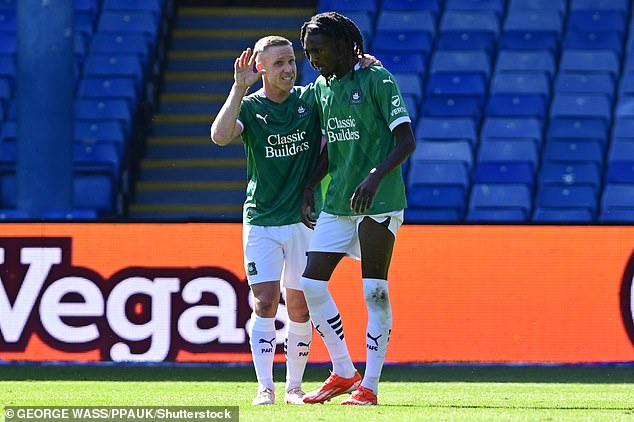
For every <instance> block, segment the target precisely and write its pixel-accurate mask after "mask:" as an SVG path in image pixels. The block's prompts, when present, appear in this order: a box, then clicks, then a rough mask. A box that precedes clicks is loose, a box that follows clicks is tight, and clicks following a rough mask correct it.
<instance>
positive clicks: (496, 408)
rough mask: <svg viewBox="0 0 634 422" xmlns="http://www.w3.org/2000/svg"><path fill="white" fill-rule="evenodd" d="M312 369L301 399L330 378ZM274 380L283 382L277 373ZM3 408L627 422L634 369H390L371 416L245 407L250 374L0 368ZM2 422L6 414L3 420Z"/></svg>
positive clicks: (333, 408)
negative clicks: (212, 409) (225, 409)
mask: <svg viewBox="0 0 634 422" xmlns="http://www.w3.org/2000/svg"><path fill="white" fill-rule="evenodd" d="M327 375H328V370H327V369H326V368H325V367H323V366H310V367H308V368H307V371H306V375H305V377H304V389H305V390H311V389H314V388H317V387H318V386H319V385H320V383H321V382H322V381H323V380H324V379H325V378H326V377H327ZM275 379H276V380H280V381H281V380H283V379H284V369H283V366H280V367H278V366H276V368H275ZM0 380H2V381H0V405H2V406H20V405H30V406H98V405H109V406H239V408H240V420H241V421H260V420H275V421H297V420H303V419H308V420H317V421H330V420H332V421H335V420H336V421H339V420H351V419H352V418H363V419H364V422H365V421H374V420H393V421H417V420H433V421H437V420H465V421H474V420H482V421H490V420H514V421H515V420H588V421H595V420H606V421H615V420H634V367H630V366H618V367H594V366H589V367H571V366H563V367H559V366H552V367H551V366H547V367H536V366H519V367H509V366H420V367H411V366H387V367H386V368H385V369H384V372H383V376H382V381H381V387H380V388H381V391H380V395H379V403H380V404H381V406H378V407H361V408H359V407H354V406H338V403H339V402H340V401H341V400H342V398H341V397H337V398H335V399H333V400H332V401H331V402H329V403H326V404H324V405H307V406H288V405H285V404H283V400H284V386H283V383H282V382H278V383H277V385H276V386H277V392H278V399H277V403H276V405H274V406H259V407H254V406H251V404H250V403H251V399H252V398H253V396H254V394H255V389H256V385H257V384H256V382H255V375H254V372H253V369H252V368H250V367H218V366H210V367H174V366H169V367H160V366H155V367H141V366H32V365H16V366H0ZM0 414H4V412H0Z"/></svg>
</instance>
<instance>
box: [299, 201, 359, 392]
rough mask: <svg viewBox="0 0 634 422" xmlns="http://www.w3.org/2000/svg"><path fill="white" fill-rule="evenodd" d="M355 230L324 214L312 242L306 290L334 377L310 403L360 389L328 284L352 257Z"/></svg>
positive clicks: (304, 281) (304, 279)
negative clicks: (334, 273) (357, 387)
mask: <svg viewBox="0 0 634 422" xmlns="http://www.w3.org/2000/svg"><path fill="white" fill-rule="evenodd" d="M355 230H356V225H355V223H354V222H353V221H352V220H350V219H346V218H338V217H335V216H330V215H328V214H326V213H322V214H321V215H320V217H319V220H318V222H317V226H316V228H315V233H314V235H313V238H312V240H311V247H310V249H311V252H308V261H307V263H306V269H305V270H304V276H303V277H302V289H303V290H304V295H305V296H306V302H307V303H308V308H309V309H310V318H311V320H312V322H313V325H314V326H315V329H316V330H317V332H318V333H319V334H320V335H321V337H322V338H323V340H324V343H325V345H326V348H327V349H328V353H329V355H330V359H331V361H332V365H333V373H332V375H331V376H330V377H329V378H328V379H327V380H326V382H325V383H324V384H323V385H322V386H321V387H320V388H319V389H318V390H316V391H313V392H310V393H308V394H307V395H306V396H305V397H304V401H305V402H307V403H322V402H324V401H326V400H329V399H331V398H332V397H335V396H338V395H340V394H343V393H345V392H347V391H348V390H350V389H354V388H356V386H357V385H358V383H359V382H360V380H361V377H360V376H359V373H358V372H357V371H356V369H355V367H354V365H353V363H352V359H351V358H350V353H349V351H348V346H347V344H346V340H345V335H344V331H343V322H342V320H341V315H340V313H339V309H338V308H337V305H336V304H335V301H334V299H333V298H332V295H331V294H330V291H329V290H328V280H329V279H330V277H331V275H332V273H333V271H334V270H335V267H336V266H337V264H338V263H339V261H341V259H342V258H343V257H344V255H345V254H346V253H348V251H349V247H350V245H351V243H352V242H351V240H352V239H353V237H354V234H355ZM323 251H332V252H323Z"/></svg>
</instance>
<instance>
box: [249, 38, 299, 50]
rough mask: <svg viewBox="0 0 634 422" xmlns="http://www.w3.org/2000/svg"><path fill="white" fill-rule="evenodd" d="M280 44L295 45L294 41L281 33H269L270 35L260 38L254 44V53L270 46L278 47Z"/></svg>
mask: <svg viewBox="0 0 634 422" xmlns="http://www.w3.org/2000/svg"><path fill="white" fill-rule="evenodd" d="M280 45H289V46H291V47H293V43H292V42H290V41H289V40H287V39H286V38H284V37H280V36H279V35H269V36H268V37H263V38H260V39H259V40H258V41H257V42H256V43H255V46H253V52H254V53H261V52H263V51H264V50H266V49H267V48H269V47H277V46H280Z"/></svg>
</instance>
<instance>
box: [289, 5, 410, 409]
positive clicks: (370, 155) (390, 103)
mask: <svg viewBox="0 0 634 422" xmlns="http://www.w3.org/2000/svg"><path fill="white" fill-rule="evenodd" d="M301 42H302V46H303V47H304V52H305V54H306V57H307V58H308V59H309V60H310V63H311V65H312V66H313V67H314V68H315V69H317V70H318V71H319V73H320V76H319V77H318V78H317V81H316V82H315V94H316V95H317V104H318V105H319V107H318V108H319V118H320V122H321V127H322V131H323V133H324V135H325V137H326V140H327V144H326V145H327V148H326V154H324V153H322V157H323V158H322V161H321V163H322V164H321V165H320V166H318V167H317V169H316V170H315V172H313V174H312V175H311V177H310V178H309V179H308V183H307V184H306V185H305V189H304V191H303V194H302V196H303V200H302V215H303V220H302V221H303V222H304V224H306V225H307V226H308V227H313V226H314V230H315V232H314V234H313V236H312V237H311V240H310V246H309V249H308V254H307V255H308V260H307V263H306V268H305V270H304V274H303V277H302V280H301V285H302V289H303V291H304V296H305V298H306V302H307V304H308V309H309V310H310V317H311V320H312V322H313V325H314V326H315V327H317V328H318V329H319V333H320V334H321V336H322V337H323V340H324V343H325V344H326V347H327V348H328V352H329V354H330V358H331V360H332V364H333V370H332V374H331V375H330V377H329V378H328V379H327V380H326V382H325V383H324V384H323V385H322V386H321V387H320V388H319V389H318V390H316V391H313V392H310V393H307V394H306V395H305V396H304V402H305V403H323V402H324V401H327V400H330V399H331V398H332V397H335V396H338V395H340V394H343V393H346V392H353V394H352V396H351V397H350V398H348V399H346V400H344V401H343V402H342V403H341V404H353V405H376V404H378V400H377V393H378V386H379V378H380V375H381V370H382V368H383V364H384V362H385V354H386V351H387V346H388V340H389V337H390V333H391V329H392V309H391V305H390V300H389V294H388V283H387V275H388V270H389V266H390V261H391V258H392V251H393V247H394V241H395V236H396V232H397V231H398V228H399V227H400V225H401V223H402V221H403V210H404V208H405V207H406V205H407V204H406V198H405V184H404V183H403V177H402V174H401V164H402V163H403V162H404V161H405V160H406V159H407V158H408V157H409V155H410V154H411V153H412V152H413V151H414V148H415V145H416V143H415V140H414V134H413V133H412V128H411V125H410V123H411V120H410V117H409V115H408V113H407V110H406V108H405V105H404V101H403V97H402V96H401V92H400V90H399V88H398V85H397V83H396V81H395V80H394V77H393V76H392V74H391V73H390V72H389V71H387V70H386V69H385V68H382V67H380V68H379V67H369V68H367V69H359V68H357V67H355V63H356V61H357V57H358V55H359V54H363V37H362V35H361V32H360V31H359V28H358V27H357V26H356V25H355V24H354V22H352V21H351V20H350V19H348V18H346V17H345V16H342V15H340V14H338V13H335V12H328V13H322V14H319V15H316V16H313V17H312V19H311V20H310V21H308V22H306V23H305V24H304V25H303V26H302V29H301ZM326 171H328V173H329V175H330V176H331V181H330V184H329V186H328V190H327V192H326V197H325V202H324V207H323V209H322V212H321V214H320V216H319V218H318V219H317V222H316V224H315V222H314V221H311V220H310V218H309V212H310V210H312V209H314V194H313V191H312V189H313V188H314V186H316V185H317V183H318V182H319V180H321V178H322V177H323V176H324V175H325V173H326ZM345 255H348V256H351V257H353V258H356V259H360V260H361V273H362V278H363V280H362V281H363V293H364V298H365V303H366V308H367V311H368V325H367V332H366V336H364V337H365V338H366V370H365V374H364V377H363V380H362V379H361V376H360V375H359V373H358V372H357V371H356V369H355V367H354V365H353V363H352V359H351V357H350V353H349V351H348V347H347V345H346V341H345V337H344V331H343V324H342V320H341V316H340V314H339V310H338V308H337V305H336V304H335V302H334V300H333V298H332V296H331V294H330V292H329V290H328V280H329V279H330V277H331V276H332V273H333V271H334V270H335V267H336V266H337V264H338V263H339V262H340V261H341V259H342V258H343V257H344V256H345Z"/></svg>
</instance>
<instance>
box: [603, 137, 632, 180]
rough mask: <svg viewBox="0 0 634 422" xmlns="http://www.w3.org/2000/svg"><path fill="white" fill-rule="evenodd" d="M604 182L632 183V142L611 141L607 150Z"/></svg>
mask: <svg viewBox="0 0 634 422" xmlns="http://www.w3.org/2000/svg"><path fill="white" fill-rule="evenodd" d="M606 182H608V183H634V142H630V141H622V140H614V141H613V142H612V144H611V145H610V149H609V150H608V159H607V172H606Z"/></svg>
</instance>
